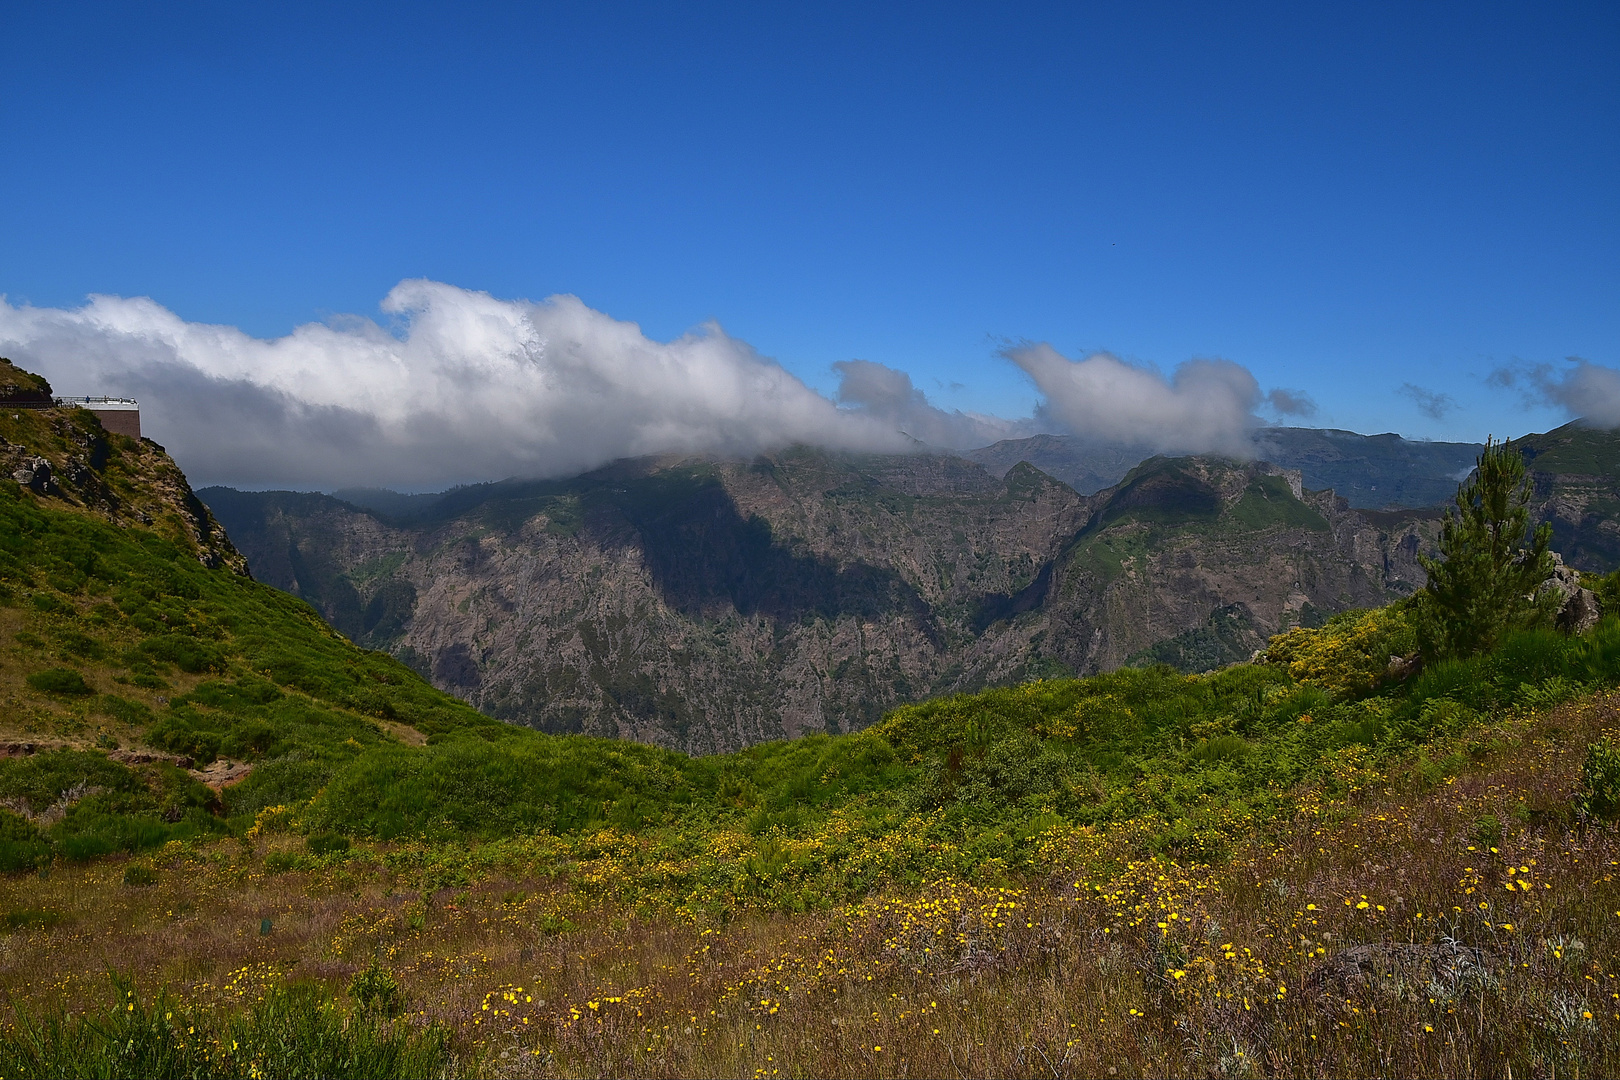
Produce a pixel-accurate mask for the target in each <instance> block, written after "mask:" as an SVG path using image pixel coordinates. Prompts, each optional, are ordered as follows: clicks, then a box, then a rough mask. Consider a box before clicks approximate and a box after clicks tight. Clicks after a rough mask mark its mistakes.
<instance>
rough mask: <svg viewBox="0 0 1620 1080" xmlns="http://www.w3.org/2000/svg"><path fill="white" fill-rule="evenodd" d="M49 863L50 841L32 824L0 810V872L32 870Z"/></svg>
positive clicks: (16, 815)
mask: <svg viewBox="0 0 1620 1080" xmlns="http://www.w3.org/2000/svg"><path fill="white" fill-rule="evenodd" d="M50 861H51V844H50V841H49V840H46V839H45V837H44V836H43V835H42V834H41V833H40V831H39V830H38V829H37V828H35V827H34V823H33V822H31V821H29V820H28V819H27V818H25V817H23V816H21V815H20V814H14V813H12V812H11V811H10V810H0V872H6V873H9V872H12V871H16V870H33V869H36V868H37V867H41V866H45V865H48V864H49V863H50Z"/></svg>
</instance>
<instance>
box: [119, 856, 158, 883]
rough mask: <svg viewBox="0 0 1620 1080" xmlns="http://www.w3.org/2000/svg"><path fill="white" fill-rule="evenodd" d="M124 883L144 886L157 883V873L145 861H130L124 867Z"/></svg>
mask: <svg viewBox="0 0 1620 1080" xmlns="http://www.w3.org/2000/svg"><path fill="white" fill-rule="evenodd" d="M124 884H125V885H134V886H136V887H137V888H144V887H145V886H147V885H155V884H157V874H155V873H153V871H152V868H151V867H150V866H147V865H146V864H145V863H134V862H132V863H130V864H129V865H128V866H126V867H124Z"/></svg>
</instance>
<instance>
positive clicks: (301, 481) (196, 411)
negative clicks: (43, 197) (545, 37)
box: [0, 281, 909, 488]
mask: <svg viewBox="0 0 1620 1080" xmlns="http://www.w3.org/2000/svg"><path fill="white" fill-rule="evenodd" d="M382 308H383V310H384V311H385V312H387V313H389V314H392V315H397V316H401V317H402V318H403V320H404V323H403V326H404V331H403V333H402V334H401V335H400V336H398V337H396V336H394V335H393V334H390V333H389V332H388V331H386V330H385V329H383V328H382V327H380V326H378V325H377V324H376V323H375V322H372V321H371V320H369V319H357V318H346V319H343V320H336V321H333V322H331V323H326V324H321V323H311V324H308V325H305V326H300V327H298V328H297V329H296V330H294V331H293V332H292V333H291V334H289V335H287V336H286V337H282V338H277V339H274V340H269V341H266V340H261V339H257V338H253V337H250V336H248V335H247V334H244V333H242V332H241V331H240V330H237V329H235V328H234V327H228V326H210V325H204V324H199V323H188V322H186V321H184V320H183V319H181V318H179V317H178V316H176V315H175V314H174V313H173V312H171V311H169V310H167V309H166V308H164V307H162V306H161V305H159V304H157V303H154V302H153V301H151V300H148V299H123V298H119V297H112V296H94V297H91V298H90V301H89V302H88V303H87V304H85V305H84V306H83V307H81V308H77V309H72V310H64V309H58V308H34V307H27V306H23V307H12V306H10V305H9V304H6V303H5V302H4V301H3V300H0V355H10V356H11V358H12V359H13V360H16V361H17V362H18V363H20V364H22V365H23V366H25V367H28V368H31V369H33V370H37V371H39V372H40V373H41V374H43V375H44V376H45V377H46V378H48V379H50V380H51V382H52V383H53V385H54V386H55V387H56V389H57V390H58V392H74V393H106V394H125V395H129V396H132V397H137V398H140V399H141V402H142V424H143V427H144V429H145V430H146V431H147V432H148V433H149V434H150V435H151V436H152V437H153V438H155V439H157V440H158V441H160V442H163V443H165V444H166V445H167V446H168V447H169V449H170V450H171V451H172V452H173V453H174V455H175V457H176V459H177V460H179V461H180V463H181V464H182V465H183V466H184V467H185V468H186V470H187V472H188V473H189V474H190V475H191V476H192V477H193V479H194V481H195V482H197V483H199V484H206V483H213V482H222V483H225V482H228V483H237V484H247V485H266V484H270V485H280V484H286V485H294V486H304V487H327V488H330V487H338V486H345V485H364V484H376V485H393V486H399V487H406V488H423V487H431V486H436V485H444V484H450V483H456V482H461V481H468V480H488V479H498V478H501V477H506V476H513V475H521V476H561V475H567V474H571V473H576V472H579V471H581V470H584V469H589V468H592V467H595V466H597V465H601V464H603V463H605V462H607V461H611V460H613V459H615V458H619V457H626V456H634V455H640V454H661V453H685V452H712V453H725V454H749V453H754V452H757V451H759V450H761V449H766V448H771V447H778V446H782V445H786V444H789V443H795V442H806V443H815V444H819V445H822V446H828V447H832V448H837V449H866V450H903V449H906V448H907V446H908V445H909V440H907V439H906V438H905V437H904V436H903V435H901V434H900V433H898V432H897V431H896V430H895V429H894V425H893V424H889V423H886V422H885V421H884V420H883V419H882V418H879V417H876V416H872V415H868V414H867V413H866V412H865V411H864V410H862V409H858V408H857V409H840V408H838V407H837V406H836V405H835V404H834V403H833V402H831V401H829V400H828V399H827V398H825V397H823V396H822V395H820V394H818V393H816V392H815V391H814V390H812V389H810V388H809V387H808V386H806V385H805V384H804V383H803V382H801V381H800V380H799V379H798V378H796V377H794V376H793V375H792V374H790V373H789V372H788V371H786V370H785V369H784V368H782V367H781V365H779V364H777V363H775V362H774V361H772V360H770V359H768V358H765V357H762V356H760V355H759V354H758V353H756V352H755V351H754V350H753V349H752V348H751V347H750V346H749V345H747V344H746V343H745V342H741V341H738V340H736V339H734V338H731V337H728V336H727V335H726V334H725V332H724V331H722V330H721V329H720V328H719V327H718V326H714V325H709V326H705V327H703V328H702V329H700V330H698V331H695V332H693V333H689V334H687V335H685V336H683V337H680V338H678V339H676V340H674V341H670V342H656V341H652V340H650V339H648V338H647V337H646V336H645V335H643V334H642V333H641V330H640V328H639V327H637V326H636V325H635V324H633V323H628V322H620V321H618V320H615V319H612V318H609V317H608V316H606V315H604V314H602V313H601V312H598V311H593V310H592V309H590V308H588V307H586V306H585V305H584V304H583V303H581V302H580V301H579V300H578V299H577V298H575V297H572V296H557V297H552V298H551V299H549V300H545V301H543V302H540V303H530V302H526V301H507V300H497V299H495V298H493V297H491V296H489V295H488V294H486V293H478V292H470V291H468V290H465V289H458V288H455V287H453V286H450V285H443V284H439V283H435V282H430V281H405V282H402V283H401V284H400V285H398V286H397V287H395V288H394V290H393V291H392V292H390V293H389V294H388V296H387V298H386V299H385V300H384V301H383V304H382Z"/></svg>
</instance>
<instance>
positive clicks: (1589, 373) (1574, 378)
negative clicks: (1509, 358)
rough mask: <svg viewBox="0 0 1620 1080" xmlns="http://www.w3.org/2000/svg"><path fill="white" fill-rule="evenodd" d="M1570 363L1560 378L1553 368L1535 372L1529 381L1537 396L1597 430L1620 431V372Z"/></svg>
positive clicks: (1586, 362)
mask: <svg viewBox="0 0 1620 1080" xmlns="http://www.w3.org/2000/svg"><path fill="white" fill-rule="evenodd" d="M1570 360H1571V361H1572V363H1571V365H1570V366H1569V367H1567V368H1565V369H1564V370H1563V372H1562V373H1561V374H1558V375H1554V374H1553V369H1552V365H1550V364H1539V365H1537V366H1536V367H1534V368H1532V369H1531V370H1530V372H1529V379H1530V382H1531V383H1532V384H1533V385H1534V386H1535V388H1536V391H1537V393H1538V394H1539V395H1540V397H1541V398H1542V399H1543V400H1544V401H1547V402H1549V403H1551V404H1554V405H1560V406H1562V407H1563V408H1564V409H1566V410H1568V411H1569V414H1570V415H1571V416H1578V417H1580V418H1581V419H1582V420H1584V421H1585V422H1586V423H1588V424H1590V425H1591V426H1593V427H1601V428H1620V371H1617V370H1615V369H1614V368H1612V367H1604V366H1603V365H1602V364H1594V363H1592V361H1590V360H1582V359H1581V358H1579V357H1570Z"/></svg>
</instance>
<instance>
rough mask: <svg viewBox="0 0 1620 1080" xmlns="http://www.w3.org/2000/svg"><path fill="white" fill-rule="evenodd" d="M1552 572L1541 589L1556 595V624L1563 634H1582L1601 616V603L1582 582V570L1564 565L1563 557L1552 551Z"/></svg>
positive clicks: (1596, 622) (1595, 623) (1594, 624)
mask: <svg viewBox="0 0 1620 1080" xmlns="http://www.w3.org/2000/svg"><path fill="white" fill-rule="evenodd" d="M1552 557H1553V568H1552V573H1551V574H1549V575H1548V576H1547V580H1546V581H1545V582H1544V583H1543V584H1542V586H1541V589H1542V591H1543V592H1550V593H1553V594H1555V595H1556V596H1557V598H1558V599H1557V601H1556V602H1557V604H1558V609H1557V610H1558V614H1557V616H1556V617H1555V623H1556V625H1557V627H1558V629H1560V630H1562V631H1563V632H1564V633H1566V634H1584V633H1586V632H1587V631H1588V630H1590V629H1592V627H1594V626H1596V625H1597V624H1598V622H1599V621H1600V620H1601V619H1602V618H1603V603H1602V602H1601V601H1600V600H1599V599H1598V598H1597V594H1596V593H1594V592H1593V591H1592V590H1591V589H1588V588H1584V587H1583V586H1582V585H1581V573H1580V571H1579V570H1576V569H1574V568H1572V567H1568V566H1565V565H1564V557H1563V556H1562V555H1560V554H1559V553H1558V552H1556V551H1555V552H1553V553H1552Z"/></svg>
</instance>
